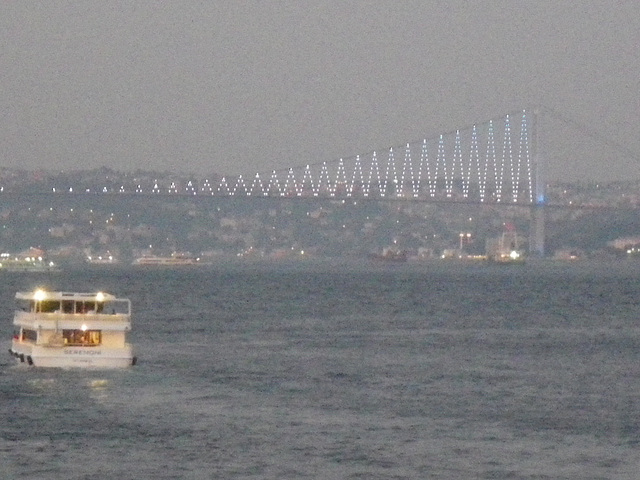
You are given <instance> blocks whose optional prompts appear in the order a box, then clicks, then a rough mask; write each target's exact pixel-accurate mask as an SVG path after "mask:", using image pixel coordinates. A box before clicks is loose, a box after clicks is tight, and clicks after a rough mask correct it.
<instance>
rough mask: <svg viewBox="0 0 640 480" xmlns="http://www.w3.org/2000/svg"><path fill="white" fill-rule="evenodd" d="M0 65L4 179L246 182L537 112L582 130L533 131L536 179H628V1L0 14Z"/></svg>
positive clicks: (632, 18)
mask: <svg viewBox="0 0 640 480" xmlns="http://www.w3.org/2000/svg"><path fill="white" fill-rule="evenodd" d="M0 71H1V72H2V73H1V75H2V82H1V84H0V101H1V104H2V109H1V111H0V155H1V160H0V162H1V163H0V166H4V167H12V168H18V167H21V168H28V169H37V168H61V169H77V168H93V167H99V166H109V167H112V168H115V169H118V170H133V169H135V168H145V169H159V170H173V171H184V172H192V173H194V174H197V175H206V174H210V173H213V172H218V173H221V174H241V173H242V174H250V173H255V172H258V171H259V172H265V171H270V170H272V169H282V168H287V167H290V166H291V167H297V166H300V165H305V164H307V163H317V162H322V161H335V160H337V159H338V158H340V157H350V156H353V155H355V154H358V153H364V152H369V151H371V150H375V149H384V148H386V147H389V146H396V145H402V144H404V143H405V142H407V141H414V140H417V139H421V138H424V137H426V138H432V137H434V136H436V135H438V134H439V133H445V132H449V131H451V130H454V129H456V128H459V127H460V128H462V127H466V126H468V125H470V124H472V123H476V122H477V123H481V122H483V121H485V120H488V119H490V118H494V117H497V116H501V115H503V114H506V113H509V112H512V111H517V110H520V109H522V108H525V107H529V106H532V105H538V104H542V105H545V106H547V107H549V108H552V109H553V110H555V111H556V112H558V113H559V114H561V115H562V116H564V117H567V118H568V119H572V120H573V121H576V122H578V123H579V124H581V125H583V126H587V127H588V130H584V129H582V128H577V126H575V125H571V124H568V123H566V122H561V121H558V120H557V119H554V118H551V117H548V119H547V120H545V121H546V124H545V125H546V133H545V146H546V150H547V158H548V162H549V172H550V175H551V176H556V175H565V176H570V177H574V178H584V177H604V178H609V177H621V178H622V177H624V178H630V177H631V178H640V153H638V154H637V155H634V153H635V152H640V127H639V125H640V8H638V3H637V0H628V1H616V0H603V1H579V0H542V1H535V0H532V1H525V0H522V1H519V0H504V1H498V0H487V1H471V0H446V1H427V0H416V1H400V0H398V1H381V0H380V1H357V0H349V1H346V0H345V1H329V0H314V1H303V0H299V1H239V0H227V1H221V0H210V1H191V0H181V1H143V0H135V1H133V0H132V1H110V0H98V1H94V0H86V1H63V0H59V1H42V2H31V1H18V0H5V1H3V2H1V3H0ZM545 118H546V117H545ZM543 119H544V118H543ZM593 132H595V133H596V134H597V135H598V136H599V137H602V139H606V142H608V143H605V142H603V141H602V139H601V138H599V137H597V138H593V136H590V135H591V134H592V133H593ZM624 149H626V150H627V151H626V152H625V150H624Z"/></svg>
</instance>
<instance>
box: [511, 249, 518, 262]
mask: <svg viewBox="0 0 640 480" xmlns="http://www.w3.org/2000/svg"><path fill="white" fill-rule="evenodd" d="M509 256H510V257H511V259H512V260H516V259H517V258H518V257H519V256H520V254H519V253H518V252H516V251H515V250H512V251H511V253H510V254H509Z"/></svg>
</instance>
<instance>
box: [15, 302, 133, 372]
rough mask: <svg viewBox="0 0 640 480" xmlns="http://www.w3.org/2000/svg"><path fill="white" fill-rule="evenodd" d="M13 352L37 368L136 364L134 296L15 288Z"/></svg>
mask: <svg viewBox="0 0 640 480" xmlns="http://www.w3.org/2000/svg"><path fill="white" fill-rule="evenodd" d="M15 298H16V302H17V309H16V311H15V315H14V317H13V325H14V327H15V329H16V330H15V332H14V336H13V341H12V342H11V348H10V349H9V353H11V354H12V355H13V356H14V357H16V359H18V361H20V362H23V363H27V364H29V365H34V366H36V367H97V368H124V367H128V366H130V365H135V363H136V357H134V356H133V348H132V346H131V345H130V344H129V343H127V342H126V334H127V332H129V331H130V330H131V301H130V300H129V299H126V298H117V297H115V296H114V295H110V294H108V293H102V292H98V293H72V292H49V291H46V290H36V291H35V292H18V293H16V297H15Z"/></svg>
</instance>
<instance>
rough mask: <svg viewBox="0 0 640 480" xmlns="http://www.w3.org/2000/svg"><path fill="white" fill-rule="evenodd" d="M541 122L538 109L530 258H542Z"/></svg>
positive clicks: (534, 150) (542, 151)
mask: <svg viewBox="0 0 640 480" xmlns="http://www.w3.org/2000/svg"><path fill="white" fill-rule="evenodd" d="M541 134H542V122H541V112H540V109H539V108H535V109H534V111H533V144H532V149H533V165H534V168H535V172H534V174H535V176H534V182H535V183H534V193H535V196H534V198H533V205H532V206H531V223H530V227H529V253H530V254H531V255H532V256H536V257H543V256H544V205H545V203H546V192H545V179H544V150H543V148H542V147H543V146H542V142H541V140H540V139H541V136H542V135H541Z"/></svg>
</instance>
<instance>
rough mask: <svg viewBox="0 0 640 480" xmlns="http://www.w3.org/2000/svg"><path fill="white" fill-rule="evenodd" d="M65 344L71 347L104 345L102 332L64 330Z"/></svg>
mask: <svg viewBox="0 0 640 480" xmlns="http://www.w3.org/2000/svg"><path fill="white" fill-rule="evenodd" d="M62 338H63V339H64V344H65V345H69V346H83V347H90V346H95V345H100V344H101V343H102V332H101V331H100V330H62Z"/></svg>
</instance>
